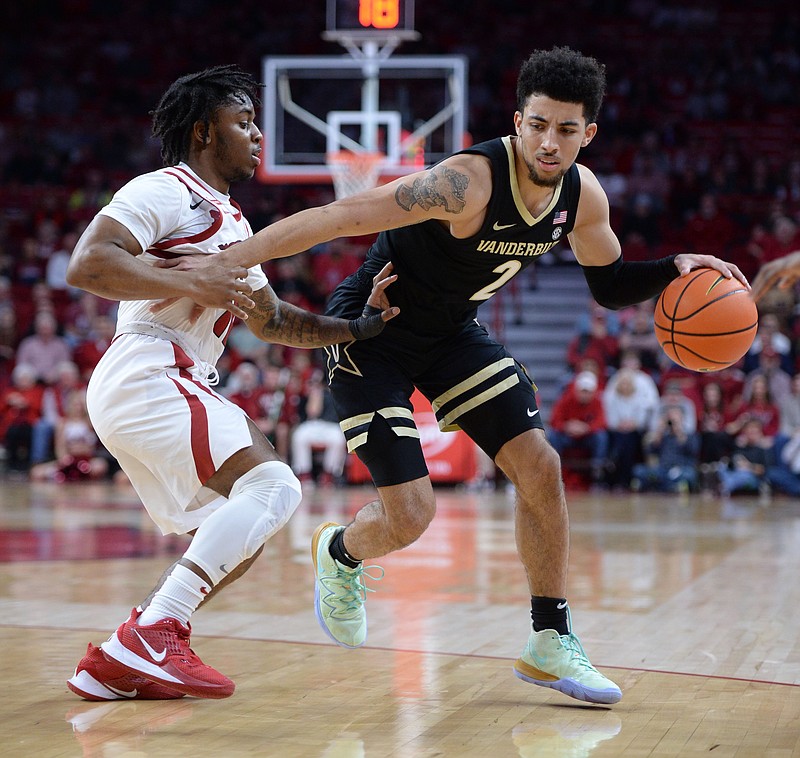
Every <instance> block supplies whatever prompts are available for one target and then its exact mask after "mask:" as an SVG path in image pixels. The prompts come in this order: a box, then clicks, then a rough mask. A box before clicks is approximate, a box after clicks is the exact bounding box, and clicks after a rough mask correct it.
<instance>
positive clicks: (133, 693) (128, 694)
mask: <svg viewBox="0 0 800 758" xmlns="http://www.w3.org/2000/svg"><path fill="white" fill-rule="evenodd" d="M103 687H105V688H106V689H107V690H111V691H112V692H113V693H114V694H115V695H119V696H120V697H131V698H132V697H136V696H137V695H138V694H139V690H118V689H117V688H116V687H112V686H111V685H110V684H104V685H103Z"/></svg>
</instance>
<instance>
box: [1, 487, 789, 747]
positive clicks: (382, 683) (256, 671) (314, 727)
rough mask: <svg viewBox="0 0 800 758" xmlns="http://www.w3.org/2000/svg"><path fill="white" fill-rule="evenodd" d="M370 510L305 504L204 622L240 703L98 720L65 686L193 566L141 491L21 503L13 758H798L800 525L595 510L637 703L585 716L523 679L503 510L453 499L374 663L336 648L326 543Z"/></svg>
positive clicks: (500, 497) (410, 558)
mask: <svg viewBox="0 0 800 758" xmlns="http://www.w3.org/2000/svg"><path fill="white" fill-rule="evenodd" d="M370 497H371V492H370V490H369V489H360V488H348V489H342V490H323V489H319V490H316V491H312V492H308V493H307V494H306V496H305V498H304V501H303V503H302V505H301V506H300V509H299V510H298V513H297V514H296V515H295V517H294V518H293V519H292V521H291V522H290V525H289V526H288V527H287V528H286V529H285V530H284V531H283V532H281V533H280V534H279V535H278V536H277V537H275V538H274V539H273V540H272V541H271V542H270V543H269V545H268V547H267V549H266V551H265V553H264V555H263V556H262V557H261V558H260V559H259V561H258V562H257V563H256V565H255V566H254V568H253V569H252V570H251V571H250V573H249V574H247V575H246V576H245V577H244V578H243V579H242V580H240V581H239V582H237V583H236V584H235V585H233V586H231V587H230V588H229V589H228V590H227V591H226V592H225V593H222V594H221V595H220V596H219V597H218V598H216V599H215V601H213V602H212V603H209V605H208V607H206V608H203V609H202V610H201V611H200V612H198V613H197V614H196V616H195V617H194V619H193V627H194V634H193V637H192V640H193V647H194V649H195V650H196V651H197V652H198V654H199V655H200V656H201V657H202V658H203V659H204V660H206V661H207V662H208V663H210V664H212V665H214V666H215V667H217V668H219V669H220V670H221V671H223V672H225V673H226V674H228V675H229V676H230V677H231V678H233V679H234V680H235V681H236V683H237V691H236V693H235V694H234V696H233V697H231V698H230V699H227V700H222V701H208V700H198V699H192V698H184V699H181V700H176V701H161V702H143V701H127V702H108V703H89V702H86V701H83V700H80V699H79V698H77V697H76V696H75V695H73V694H72V693H71V692H69V690H67V688H66V686H65V684H64V683H65V680H66V679H67V678H68V677H69V676H70V675H71V674H72V671H73V668H74V666H75V663H76V662H77V660H78V659H79V658H80V657H81V656H82V655H83V653H84V652H85V649H86V644H87V642H89V641H92V642H95V643H100V642H101V641H102V640H103V639H105V638H106V637H107V636H108V634H109V633H110V632H111V631H112V630H113V629H114V628H116V627H117V626H118V625H119V623H120V622H121V621H122V620H123V619H124V618H125V617H126V616H127V614H128V612H129V610H130V608H131V606H132V605H134V604H135V603H137V602H138V601H139V600H141V598H142V597H144V596H145V595H146V594H147V592H148V591H149V589H150V587H151V586H152V584H153V583H154V582H155V580H156V579H157V578H158V576H159V575H160V574H161V571H162V570H163V569H164V568H165V567H166V566H167V565H169V564H170V563H171V562H172V561H173V560H174V559H175V558H176V557H177V556H178V555H180V553H181V552H182V551H183V549H184V545H185V543H184V542H183V540H182V539H180V538H170V539H167V538H163V537H161V536H159V535H158V534H156V533H155V531H154V529H153V528H152V527H151V526H150V522H149V521H148V520H147V518H146V516H145V515H144V513H143V510H142V509H141V507H140V506H139V505H138V502H137V500H136V498H135V495H134V494H133V493H132V491H131V490H129V489H115V488H113V487H111V486H106V485H93V486H84V485H78V484H73V485H37V486H31V485H28V484H26V483H19V482H10V481H5V480H3V481H0V650H2V652H0V660H1V661H2V664H1V670H2V690H1V691H0V692H1V694H0V755H2V756H14V757H15V758H17V757H19V758H29V757H36V758H39V757H40V756H41V757H42V758H50V757H55V756H64V757H65V758H66V757H71V756H83V757H85V758H123V757H124V758H132V757H134V756H135V757H137V758H139V757H141V756H169V757H170V758H172V757H173V756H182V755H185V756H196V757H197V758H205V757H206V756H210V757H214V758H227V757H228V756H230V757H232V758H233V757H237V756H279V757H280V758H283V757H284V756H286V757H287V758H295V757H296V758H307V757H311V756H313V757H314V758H394V757H397V758H423V757H425V758H432V757H433V756H459V757H461V756H465V757H470V756H476V757H480V758H489V757H490V758H506V757H509V758H511V757H517V756H519V757H521V758H532V757H533V756H536V758H539V757H540V756H541V757H544V758H550V757H552V758H589V756H591V757H592V758H601V757H602V756H651V755H652V756H695V755H710V756H713V758H721V757H723V756H726V757H727V756H737V757H741V756H759V757H761V756H764V757H765V758H773V757H774V758H777V757H779V756H780V757H781V758H783V757H784V756H786V757H788V756H800V582H798V576H799V575H800V571H798V567H799V564H800V503H798V502H796V501H793V500H790V499H779V498H775V499H774V500H773V501H772V502H770V503H761V502H759V501H758V500H750V499H747V498H738V499H736V500H733V501H731V502H722V501H720V500H718V499H714V498H701V497H699V496H697V497H694V496H692V497H689V498H684V499H680V498H679V497H677V496H653V495H617V494H614V495H610V494H590V493H574V494H571V496H570V514H571V521H572V552H571V574H570V583H571V590H570V593H569V598H570V603H571V607H572V612H573V623H574V627H575V631H576V632H577V633H578V634H579V635H580V637H581V639H582V642H583V644H584V647H585V648H586V649H587V651H588V653H589V655H590V657H591V658H592V660H593V662H594V663H595V665H597V666H598V667H599V668H601V669H602V670H603V671H604V672H605V673H606V674H607V675H609V676H610V677H611V678H613V679H614V680H615V681H617V682H618V684H619V685H620V686H621V687H622V689H623V693H624V695H623V699H622V702H620V703H619V704H617V705H614V706H608V707H606V706H593V705H587V704H581V703H579V702H577V701H574V700H571V699H569V698H567V697H565V696H563V695H560V694H559V693H555V692H551V691H550V690H546V689H542V688H539V687H535V686H532V685H529V684H525V683H524V682H522V681H520V680H518V679H516V678H515V677H514V676H513V674H512V670H511V665H512V662H513V660H514V658H516V656H517V655H518V654H519V652H520V650H521V648H522V646H523V644H524V642H525V639H526V637H527V633H528V624H529V616H528V609H529V598H528V595H527V589H526V585H525V580H524V575H523V571H522V568H521V566H520V565H519V563H518V561H517V559H516V554H515V549H514V535H513V527H512V510H513V501H512V499H511V498H510V497H509V496H507V495H506V494H505V493H503V492H499V493H489V494H486V493H481V494H472V493H467V492H463V491H458V490H451V489H443V490H439V491H438V502H439V511H438V514H437V516H436V519H435V520H434V522H433V524H432V526H431V527H430V529H429V530H428V532H427V533H426V534H425V535H424V536H423V537H422V539H420V540H419V541H418V542H417V543H416V544H415V545H413V546H412V547H410V548H408V549H406V550H404V551H401V552H399V553H396V554H393V555H391V556H389V557H387V558H386V559H384V560H382V561H380V562H379V563H380V565H382V566H383V568H384V569H385V570H386V575H385V577H384V579H383V580H381V581H379V582H374V583H373V584H372V585H371V586H372V587H373V588H374V589H375V590H376V592H375V593H371V594H370V596H369V600H368V603H367V608H368V614H369V623H370V633H369V639H368V641H367V645H366V646H365V647H364V648H361V649H359V650H344V649H341V648H338V647H336V646H335V645H333V644H332V643H330V642H329V641H328V638H327V637H325V635H324V634H323V633H322V631H321V630H320V629H319V627H318V625H317V622H316V619H315V617H314V611H313V580H312V574H311V569H310V556H309V539H310V536H311V533H312V532H313V530H314V528H315V527H316V525H317V524H318V523H319V522H320V521H321V520H323V519H325V520H328V519H330V520H339V521H346V520H349V518H350V517H351V516H352V514H353V513H354V512H355V510H356V509H357V508H358V507H359V505H361V504H362V503H364V502H366V500H367V499H369V498H370Z"/></svg>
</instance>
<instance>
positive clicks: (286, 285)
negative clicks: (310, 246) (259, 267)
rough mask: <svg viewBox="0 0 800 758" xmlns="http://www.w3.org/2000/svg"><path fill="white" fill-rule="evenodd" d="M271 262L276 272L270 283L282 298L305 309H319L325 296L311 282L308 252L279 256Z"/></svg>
mask: <svg viewBox="0 0 800 758" xmlns="http://www.w3.org/2000/svg"><path fill="white" fill-rule="evenodd" d="M271 263H272V265H271V266H270V268H271V269H272V270H273V271H274V274H271V275H270V277H269V280H270V284H271V285H272V288H273V289H274V290H275V294H277V295H278V297H279V298H281V300H285V301H286V302H287V303H292V305H296V306H297V307H298V308H304V309H305V310H315V309H317V310H318V309H319V308H320V307H321V306H322V304H323V301H324V299H325V296H324V294H323V293H321V292H318V291H317V289H316V287H314V284H313V283H312V282H311V277H310V274H309V263H308V255H307V254H303V255H296V256H292V257H291V258H279V259H277V260H275V261H272V262H271Z"/></svg>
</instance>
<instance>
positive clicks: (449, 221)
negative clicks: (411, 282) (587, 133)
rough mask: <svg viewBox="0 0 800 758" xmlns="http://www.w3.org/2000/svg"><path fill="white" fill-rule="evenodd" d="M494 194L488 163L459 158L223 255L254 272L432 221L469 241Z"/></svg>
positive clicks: (284, 223) (300, 216)
mask: <svg viewBox="0 0 800 758" xmlns="http://www.w3.org/2000/svg"><path fill="white" fill-rule="evenodd" d="M490 194H491V169H490V166H489V161H488V160H487V159H486V158H483V157H481V156H472V155H456V156H452V157H450V158H448V159H447V160H445V161H442V162H441V163H439V164H437V165H436V166H433V167H432V168H429V169H426V170H425V171H419V172H416V173H414V174H409V175H408V176H405V177H401V178H400V179H396V180H395V181H393V182H390V183H388V184H385V185H382V186H380V187H376V188H374V189H370V190H367V191H365V192H361V193H359V194H357V195H353V196H351V197H348V198H343V199H340V200H336V201H335V202H333V203H329V204H328V205H324V206H320V207H316V208H307V209H305V210H302V211H299V212H298V213H295V214H293V215H291V216H287V217H286V218H283V219H281V220H279V221H276V222H275V223H274V224H271V225H270V226H268V227H266V228H265V229H262V230H261V231H260V232H258V233H257V234H255V235H253V236H252V237H250V238H249V239H246V240H244V241H242V242H240V243H238V244H236V245H234V246H232V247H230V248H228V249H227V250H225V251H223V252H222V253H221V254H220V255H221V256H222V257H224V258H225V259H227V261H228V263H230V264H234V265H239V266H244V267H245V268H250V267H251V266H255V265H258V264H259V263H263V262H265V261H268V260H271V259H273V258H283V257H286V256H289V255H294V254H295V253H300V252H303V251H304V250H309V249H310V248H312V247H314V246H315V245H318V244H321V243H323V242H328V241H330V240H332V239H336V238H338V237H356V236H362V235H365V234H374V233H377V232H382V231H385V230H387V229H397V228H399V227H402V226H410V225H412V224H418V223H421V222H422V221H430V220H433V219H435V220H438V221H441V222H442V223H444V224H446V225H448V226H449V227H450V229H451V231H452V232H453V234H454V235H455V236H458V237H465V236H468V235H469V234H471V233H474V232H475V231H477V229H478V228H479V227H480V224H481V223H482V221H483V215H484V213H485V211H486V205H487V203H488V201H489V196H490Z"/></svg>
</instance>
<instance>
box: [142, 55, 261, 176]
mask: <svg viewBox="0 0 800 758" xmlns="http://www.w3.org/2000/svg"><path fill="white" fill-rule="evenodd" d="M260 86H261V85H260V84H259V83H258V82H257V81H256V80H255V79H254V78H253V77H252V76H250V74H248V73H246V72H245V71H242V70H241V69H240V68H239V67H238V66H234V65H228V66H214V67H213V68H207V69H205V70H204V71H199V72H198V73H195V74H187V75H186V76H182V77H181V78H180V79H177V80H176V81H174V82H173V83H172V84H171V85H170V86H169V88H168V89H167V91H166V92H165V93H164V94H163V95H162V96H161V100H160V101H159V103H158V105H157V106H156V108H155V110H153V111H151V112H150V115H151V116H152V117H153V136H154V137H156V138H157V139H159V140H161V159H162V160H163V161H164V165H165V166H174V165H175V164H176V163H180V162H181V161H183V160H186V158H188V156H189V145H190V144H191V134H192V127H193V126H194V124H195V123H196V122H197V121H202V122H203V123H204V124H205V128H206V132H208V128H209V125H210V123H211V122H212V121H213V119H214V115H215V114H216V112H217V110H218V109H219V108H221V107H223V106H225V105H227V104H228V103H230V102H231V101H233V100H235V99H236V98H237V97H239V96H242V95H246V96H247V97H249V98H250V100H252V102H253V105H258V104H259V99H258V90H259V88H260Z"/></svg>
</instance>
